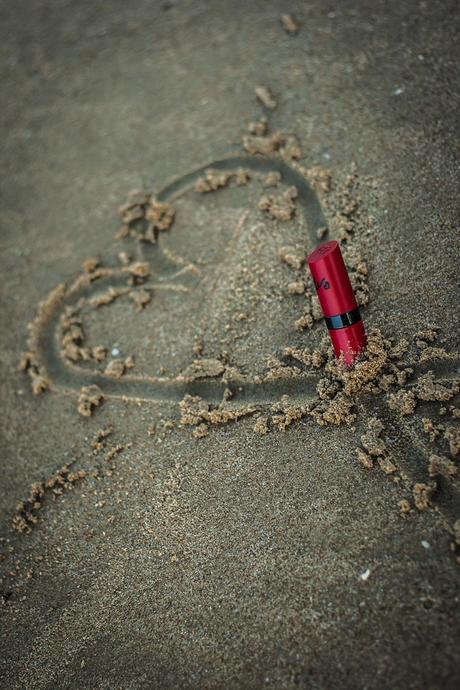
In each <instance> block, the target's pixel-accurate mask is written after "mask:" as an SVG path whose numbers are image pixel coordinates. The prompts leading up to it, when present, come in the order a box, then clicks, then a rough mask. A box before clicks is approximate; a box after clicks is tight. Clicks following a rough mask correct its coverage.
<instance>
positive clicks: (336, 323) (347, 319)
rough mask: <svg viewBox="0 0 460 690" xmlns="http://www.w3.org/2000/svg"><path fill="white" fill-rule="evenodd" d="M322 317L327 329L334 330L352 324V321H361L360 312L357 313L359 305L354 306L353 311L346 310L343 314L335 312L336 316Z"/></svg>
mask: <svg viewBox="0 0 460 690" xmlns="http://www.w3.org/2000/svg"><path fill="white" fill-rule="evenodd" d="M324 319H325V321H326V326H327V327H328V329H329V330H330V331H336V330H337V329H339V328H346V327H347V326H353V324H354V323H358V321H361V314H360V313H359V307H356V309H353V311H346V312H344V313H343V314H337V316H325V317H324Z"/></svg>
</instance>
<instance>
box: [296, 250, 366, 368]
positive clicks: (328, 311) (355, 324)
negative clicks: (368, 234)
mask: <svg viewBox="0 0 460 690" xmlns="http://www.w3.org/2000/svg"><path fill="white" fill-rule="evenodd" d="M307 261H308V265H309V267H310V272H311V275H312V278H313V281H314V283H315V287H316V292H317V294H318V299H319V301H320V304H321V309H322V310H323V314H324V318H325V321H326V326H327V328H328V331H329V335H330V336H331V340H332V344H333V346H334V352H335V356H336V357H337V358H338V357H340V356H341V355H342V356H343V361H344V363H345V364H347V365H351V364H353V362H354V361H355V359H356V358H357V357H358V355H359V353H360V352H361V351H362V350H363V348H364V347H365V345H366V333H365V331H364V325H363V322H362V320H361V314H360V312H359V307H358V303H357V301H356V297H355V294H354V292H353V288H352V287H351V283H350V278H349V277H348V273H347V269H346V268H345V263H344V261H343V257H342V252H341V251H340V245H339V243H338V242H336V241H335V240H332V241H331V242H325V243H324V244H320V245H319V247H317V248H316V249H315V251H314V252H312V253H311V254H310V256H309V257H308V259H307Z"/></svg>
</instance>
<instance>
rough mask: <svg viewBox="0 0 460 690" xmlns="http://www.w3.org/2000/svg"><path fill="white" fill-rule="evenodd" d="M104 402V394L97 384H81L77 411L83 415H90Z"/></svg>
mask: <svg viewBox="0 0 460 690" xmlns="http://www.w3.org/2000/svg"><path fill="white" fill-rule="evenodd" d="M103 402H104V394H103V392H102V391H101V389H100V388H99V387H98V386H95V385H94V386H83V388H82V389H81V390H80V395H79V396H78V412H79V413H80V414H81V415H82V416H83V417H91V415H92V414H93V412H94V409H95V408H96V407H99V406H100V405H102V403H103Z"/></svg>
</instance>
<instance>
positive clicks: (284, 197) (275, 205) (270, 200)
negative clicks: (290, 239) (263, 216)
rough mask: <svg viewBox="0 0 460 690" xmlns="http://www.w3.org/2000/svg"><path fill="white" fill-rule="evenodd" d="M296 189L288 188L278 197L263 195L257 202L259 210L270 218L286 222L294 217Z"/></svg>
mask: <svg viewBox="0 0 460 690" xmlns="http://www.w3.org/2000/svg"><path fill="white" fill-rule="evenodd" d="M297 194H298V192H297V189H296V187H288V189H286V190H285V191H284V192H282V193H281V194H278V195H272V194H264V195H263V196H262V197H261V199H260V201H259V210H260V211H265V212H266V213H268V215H269V217H270V218H275V219H276V220H281V221H287V220H291V218H293V217H294V215H295V212H296V206H295V200H296V199H297Z"/></svg>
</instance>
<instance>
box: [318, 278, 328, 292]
mask: <svg viewBox="0 0 460 690" xmlns="http://www.w3.org/2000/svg"><path fill="white" fill-rule="evenodd" d="M315 287H316V289H317V290H319V289H320V288H321V287H323V288H324V289H325V290H329V288H330V287H331V285H330V283H329V282H328V281H327V280H326V279H325V278H321V280H320V281H319V283H316V282H315Z"/></svg>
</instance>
